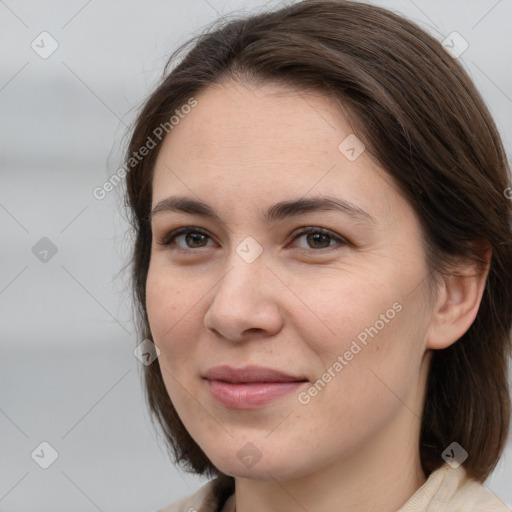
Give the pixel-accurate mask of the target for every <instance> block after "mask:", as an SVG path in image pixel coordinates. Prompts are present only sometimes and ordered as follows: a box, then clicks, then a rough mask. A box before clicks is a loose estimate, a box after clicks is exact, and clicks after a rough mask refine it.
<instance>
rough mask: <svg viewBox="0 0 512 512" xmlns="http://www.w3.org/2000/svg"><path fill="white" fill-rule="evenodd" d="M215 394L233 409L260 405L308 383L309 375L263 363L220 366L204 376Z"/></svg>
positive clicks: (218, 399) (213, 394)
mask: <svg viewBox="0 0 512 512" xmlns="http://www.w3.org/2000/svg"><path fill="white" fill-rule="evenodd" d="M203 378H204V379H205V381H206V384H207V387H208V390H209V392H210V393H211V396H212V397H213V398H215V400H217V402H219V403H220V404H222V405H223V406H224V407H227V408H229V409H256V408H258V407H262V406H264V405H266V404H268V403H270V402H272V401H274V400H276V399H278V398H280V397H283V396H285V395H289V394H290V393H291V392H292V391H294V390H297V389H299V388H300V387H302V386H304V384H305V383H306V382H308V381H307V379H305V378H303V377H299V376H294V375H288V374H286V373H283V372H280V371H278V370H273V369H271V368H264V367H261V366H246V367H244V368H238V369H237V368H232V367H230V366H216V367H215V368H210V369H209V370H208V371H207V372H206V373H205V375H204V377H203Z"/></svg>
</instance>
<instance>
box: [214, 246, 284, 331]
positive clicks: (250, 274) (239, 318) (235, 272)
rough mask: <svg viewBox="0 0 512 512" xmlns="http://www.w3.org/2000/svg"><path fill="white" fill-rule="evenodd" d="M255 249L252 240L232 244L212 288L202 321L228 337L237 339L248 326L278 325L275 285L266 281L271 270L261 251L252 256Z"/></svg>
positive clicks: (266, 328) (266, 326)
mask: <svg viewBox="0 0 512 512" xmlns="http://www.w3.org/2000/svg"><path fill="white" fill-rule="evenodd" d="M258 245H259V244H258ZM255 250H256V246H255V245H254V243H253V242H252V241H244V242H242V243H240V244H239V245H238V246H236V247H234V248H233V250H232V252H231V254H230V255H229V258H228V260H227V264H226V269H227V270H226V272H225V273H224V274H223V276H222V277H221V279H220V280H219V282H218V283H217V284H216V286H214V289H213V296H212V299H211V301H210V303H209V307H208V311H207V312H206V316H205V324H206V326H207V327H208V328H210V329H212V328H213V329H215V330H216V331H218V332H219V333H220V334H222V335H223V336H225V337H227V338H231V339H237V338H239V337H240V336H241V335H242V333H243V332H244V331H246V330H248V329H264V330H268V331H275V330H276V329H278V328H279V326H280V325H281V320H280V313H279V306H278V299H277V296H276V295H275V293H274V291H275V289H276V287H273V286H272V285H271V283H269V279H271V277H272V273H271V272H270V271H269V269H268V268H267V261H266V258H264V257H263V255H262V252H260V254H258V255H256V256H255ZM273 290H274V291H273Z"/></svg>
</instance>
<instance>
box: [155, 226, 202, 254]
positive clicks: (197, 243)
mask: <svg viewBox="0 0 512 512" xmlns="http://www.w3.org/2000/svg"><path fill="white" fill-rule="evenodd" d="M181 237H183V238H182V240H183V242H184V243H185V246H180V245H177V243H176V241H177V240H179V239H180V238H181ZM208 238H210V237H209V235H207V234H206V232H205V231H203V230H202V229H201V228H196V227H193V226H186V227H182V228H178V229H175V230H173V231H171V232H170V233H167V234H166V235H164V236H163V237H162V238H160V239H159V240H158V243H159V244H160V245H163V246H166V247H170V248H171V249H174V248H175V247H177V248H178V249H180V250H188V249H201V248H203V247H207V246H205V245H204V242H205V240H206V239H208Z"/></svg>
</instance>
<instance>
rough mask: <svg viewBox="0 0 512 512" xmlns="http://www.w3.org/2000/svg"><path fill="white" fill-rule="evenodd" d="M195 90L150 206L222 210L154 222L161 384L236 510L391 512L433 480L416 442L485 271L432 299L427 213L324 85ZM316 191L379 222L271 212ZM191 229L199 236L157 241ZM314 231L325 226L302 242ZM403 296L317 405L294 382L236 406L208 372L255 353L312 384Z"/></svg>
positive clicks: (153, 295)
mask: <svg viewBox="0 0 512 512" xmlns="http://www.w3.org/2000/svg"><path fill="white" fill-rule="evenodd" d="M195 97H196V99H197V100H198V106H197V107H196V108H195V109H193V110H192V111H191V112H190V114H188V115H187V116H186V117H184V119H182V120H181V121H180V123H179V124H178V125H177V126H175V127H174V129H173V130H172V132H171V133H170V134H169V135H168V136H167V137H166V139H165V140H164V143H163V146H162V148H161V150H160V153H159V156H158V160H157V163H156V166H155V175H154V181H153V207H154V206H156V205H157V204H158V203H159V202H160V201H162V200H163V199H166V198H167V197H170V196H177V195H180V196H181V195H183V196H187V197H190V198H192V199H197V200H201V201H203V202H206V203H208V204H209V205H210V206H211V207H212V208H214V209H215V210H216V211H217V212H218V214H219V216H220V217H221V219H222V221H223V223H220V222H218V221H217V220H212V219H207V218H203V217H201V216H198V215H192V214H185V213H179V212H160V213H158V214H156V215H154V217H153V218H152V233H153V240H152V248H151V261H150V266H149V273H148V278H147V286H146V291H147V311H148V317H149V322H150V327H151V331H152V334H153V340H154V342H155V344H156V345H157V347H158V348H159V349H160V356H159V362H160V365H161V368H162V374H163V379H164V383H165V386H166V389H167V391H168V393H169V396H170V397H171V399H172V402H173V404H174V405H175V408H176V410H177V412H178V414H179V416H180V418H181V420H182V421H183V423H184V425H185V426H186V428H187V430H188V431H189V432H190V434H191V436H192V437H193V438H194V440H195V441H196V442H197V443H198V445H199V446H200V447H201V448H202V449H203V451H204V452H205V453H206V454H207V456H208V457H209V458H210V460H211V461H212V462H213V463H214V464H215V466H216V467H218V468H219V469H220V470H221V471H223V472H224V473H226V474H228V475H232V476H234V477H235V482H236V493H235V496H233V497H232V498H230V500H229V505H232V504H233V501H234V500H236V509H237V512H249V511H256V510H257V511H259V512H262V511H263V512H267V511H268V512H270V511H276V512H277V511H280V512H282V511H303V510H310V511H313V510H314V511H315V512H323V511H328V510H329V511H331V510H337V511H342V512H352V511H358V512H360V511H366V510H368V511H370V510H371V511H381V512H387V511H389V512H391V511H396V510H397V509H398V508H399V507H400V506H402V505H403V504H404V503H405V502H406V501H407V500H408V499H409V498H410V497H411V496H412V495H413V494H414V492H415V491H416V490H417V489H418V488H419V487H420V486H421V485H422V484H423V483H424V482H425V480H426V477H425V474H424V473H423V471H422V469H421V464H420V458H419V447H418V444H419V432H420V430H419V429H420V415H421V411H422V405H423V400H424V390H425V383H426V378H427V374H428V365H429V362H430V357H431V353H432V349H439V348H445V347H447V346H449V345H450V344H451V343H453V342H455V341H456V340H457V339H458V338H459V337H460V336H461V335H462V334H463V333H464V332H465V331H466V330H467V329H468V328H469V326H470V325H471V323H472V322H473V320H474V318H475V316H476V313H477V311H478V306H479V303H480V299H481V294H482V291H483V285H484V281H485V277H486V275H483V276H480V277H479V278H477V277H474V278H473V277H472V275H473V274H472V271H471V267H470V266H468V267H467V269H466V267H464V266H459V267H458V269H459V273H458V274H457V275H454V276H452V277H449V278H446V279H445V280H444V281H443V282H442V283H441V284H440V285H439V289H438V292H437V295H436V296H435V297H433V298H431V297H430V298H431V299H432V300H429V294H428V287H427V278H428V272H427V268H426V264H425V251H424V248H423V245H422V239H421V229H420V225H419V222H418V218H417V216H416V214H415V213H414V211H413V209H412V207H411V206H410V205H409V203H408V202H407V201H406V200H405V199H404V198H403V197H402V196H401V195H400V194H399V192H398V190H397V188H396V186H395V185H394V183H393V180H392V178H391V176H390V175H389V174H388V173H386V172H385V171H384V170H383V169H382V168H380V167H379V166H378V165H377V164H376V163H375V162H373V161H372V160H371V159H370V157H369V154H368V151H364V152H363V153H362V154H361V155H360V156H359V157H358V158H357V159H356V160H354V161H349V160H348V159H347V158H346V157H345V155H344V154H342V152H340V150H339V149H338V146H339V144H340V142H342V141H343V140H344V139H345V138H346V137H347V136H348V135H350V134H352V133H353V129H352V128H351V127H350V125H349V123H348V121H347V119H346V118H345V116H344V115H343V114H342V112H341V111H340V110H339V108H337V107H336V105H335V104H334V103H333V102H332V100H330V99H329V98H328V97H327V96H325V95H323V94H321V93H319V92H313V91H308V92H304V91H302V92H298V91H296V90H294V89H292V88H288V87H286V88H285V87H284V86H282V85H279V86H278V85H275V86H273V85H268V84H267V85H265V86H248V85H243V86H242V85H240V84H237V83H234V82H226V83H224V84H222V85H216V86H212V87H209V88H208V89H206V90H205V91H203V92H202V93H201V94H199V95H197V96H195ZM320 194H330V195H335V196H336V197H338V198H342V199H344V200H347V201H350V202H351V203H353V204H355V205H357V206H358V207H359V208H361V209H363V210H364V211H366V212H367V213H368V214H369V215H371V217H373V219H374V220H373V222H365V221H364V220H361V219H359V220H358V219H355V218H352V217H351V216H349V215H346V214H343V213H341V212H338V211H315V212H308V213H305V214H303V215H301V216H297V217H289V218H285V219H282V220H280V221H279V222H277V223H275V224H271V225H270V224H267V223H266V221H265V219H264V218H263V212H264V211H265V210H266V209H267V208H268V207H270V206H271V205H273V204H274V203H277V202H279V201H284V200H289V199H296V198H302V197H306V198H307V197H310V196H312V195H320ZM183 226H192V227H197V228H202V230H204V231H205V232H206V233H207V236H206V237H203V238H201V237H199V238H193V239H189V240H188V244H187V239H186V237H185V235H182V236H178V237H177V238H176V239H175V240H174V242H175V245H174V246H172V245H171V246H163V245H161V244H160V243H159V240H161V239H162V238H163V237H164V236H165V235H167V234H168V233H169V232H171V231H172V230H174V229H176V228H180V227H183ZM306 226H312V227H317V228H324V229H326V230H329V231H330V232H332V233H331V235H332V236H331V237H327V238H323V239H322V238H321V237H320V239H319V238H318V236H319V235H317V238H314V237H312V236H308V235H307V234H305V235H304V234H303V235H300V236H299V237H297V236H296V233H297V232H298V230H299V228H301V227H306ZM248 236H250V237H252V238H254V239H255V240H256V241H257V242H258V244H259V245H260V246H261V249H262V253H261V255H260V256H259V257H258V258H256V259H255V260H254V261H253V262H252V263H248V262H247V261H245V260H244V259H243V258H242V257H241V256H240V255H239V254H238V253H237V251H236V249H237V246H238V245H239V244H240V243H241V242H242V241H243V240H244V239H245V238H246V237H248ZM338 236H339V237H342V238H344V239H346V240H347V241H348V243H345V244H343V243H340V242H339V241H338V239H337V238H336V237H338ZM196 237H197V235H196ZM324 247H326V248H324ZM396 303H398V304H399V305H400V306H401V307H402V309H401V311H400V312H398V313H396V315H395V316H394V318H393V319H391V320H389V321H388V322H387V323H385V326H384V327H383V328H382V329H380V330H379V332H378V334H377V335H375V336H374V337H373V338H369V341H368V343H367V345H366V346H363V348H362V350H361V351H360V352H358V353H357V355H354V357H353V358H352V359H351V360H350V361H347V364H346V365H344V366H343V369H342V371H339V372H334V373H335V375H336V376H335V377H333V378H332V379H331V381H330V382H329V383H327V384H326V385H325V387H324V388H323V389H321V391H319V392H318V393H317V394H316V396H314V397H311V400H310V401H309V403H307V404H303V403H301V402H300V401H299V400H298V393H296V392H292V393H291V394H288V395H286V396H284V397H281V398H279V399H277V400H275V401H273V402H271V403H270V404H268V405H265V406H263V407H260V408H258V409H255V410H235V409H228V408H226V407H224V406H223V405H221V404H219V403H218V402H217V401H216V400H215V399H214V398H213V397H212V396H211V394H210V393H209V391H208V388H207V386H206V384H205V381H204V380H203V379H202V378H201V375H202V374H203V373H204V372H205V371H206V370H207V369H208V368H211V367H213V366H217V365H220V364H229V365H231V366H235V367H241V366H245V365H247V364H257V365H262V366H266V367H271V368H275V369H279V370H282V371H284V372H286V373H291V374H293V375H297V376H302V377H305V378H306V379H308V381H309V383H306V384H305V385H304V387H303V388H301V391H307V390H308V389H309V388H311V386H312V385H313V383H315V382H316V381H317V380H318V379H320V378H321V377H322V375H323V374H325V373H326V371H327V370H328V369H329V368H331V369H332V367H333V364H334V363H335V361H336V360H337V358H338V356H340V355H342V356H343V354H344V353H345V352H346V351H347V350H349V349H350V346H351V343H352V341H353V340H355V339H356V337H357V335H358V334H359V333H361V332H362V331H364V330H365V328H368V327H370V326H374V325H375V324H376V321H377V320H379V318H382V317H381V315H382V314H385V313H386V311H387V310H389V309H390V308H392V305H393V304H396ZM331 372H332V370H331ZM331 374H332V373H331ZM248 442H251V443H252V444H253V445H254V446H255V447H256V448H257V450H258V452H259V453H260V454H261V458H260V459H259V460H258V461H257V462H256V463H255V464H254V465H253V466H252V467H248V466H247V465H245V464H244V463H243V462H242V461H241V460H240V458H239V457H238V456H237V453H238V452H239V450H240V449H242V447H244V445H246V443H248Z"/></svg>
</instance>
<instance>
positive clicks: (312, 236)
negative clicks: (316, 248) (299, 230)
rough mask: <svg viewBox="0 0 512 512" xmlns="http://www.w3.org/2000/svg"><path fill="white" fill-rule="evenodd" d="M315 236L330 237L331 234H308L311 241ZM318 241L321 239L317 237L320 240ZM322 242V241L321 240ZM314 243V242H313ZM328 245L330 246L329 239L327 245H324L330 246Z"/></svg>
mask: <svg viewBox="0 0 512 512" xmlns="http://www.w3.org/2000/svg"><path fill="white" fill-rule="evenodd" d="M315 237H324V238H326V239H328V238H329V235H325V234H323V233H314V234H310V235H308V239H309V241H311V239H313V238H315ZM318 241H319V240H318V239H317V242H318ZM320 243H321V242H320ZM313 245H314V242H313ZM328 246H329V241H328V240H327V246H325V245H324V247H328Z"/></svg>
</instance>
